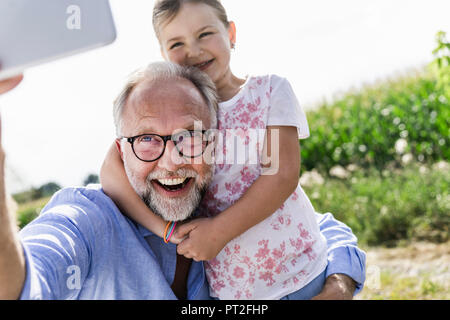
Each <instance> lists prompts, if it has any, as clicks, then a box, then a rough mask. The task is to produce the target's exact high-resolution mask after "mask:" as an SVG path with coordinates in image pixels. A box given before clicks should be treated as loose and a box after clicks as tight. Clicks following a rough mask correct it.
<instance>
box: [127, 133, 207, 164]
mask: <svg viewBox="0 0 450 320" xmlns="http://www.w3.org/2000/svg"><path fill="white" fill-rule="evenodd" d="M185 132H189V133H190V134H191V137H192V134H193V133H196V132H201V133H202V136H203V141H206V145H205V147H204V149H203V150H202V153H201V154H199V155H195V156H185V155H184V154H183V152H181V151H180V150H179V149H178V147H177V143H178V142H177V141H176V139H174V137H177V136H180V135H181V134H183V133H185ZM207 132H208V131H207V130H201V131H200V130H184V131H181V132H177V133H174V134H171V135H169V136H161V135H159V134H156V133H144V134H140V135H138V136H134V137H121V138H119V140H126V141H127V142H128V143H129V144H131V149H132V150H133V153H134V155H135V156H136V158H138V159H139V160H141V161H143V162H155V161H158V160H159V159H161V157H162V156H163V155H164V153H165V152H166V146H167V141H169V140H172V141H173V144H174V145H175V148H176V149H177V151H178V154H179V155H180V157H183V158H190V159H194V158H197V157H200V156H202V155H203V154H204V153H205V149H206V147H207V146H208V145H209V140H208V139H206V140H205V134H206V133H207ZM144 136H155V137H158V138H160V139H161V140H162V141H164V147H163V149H162V152H161V155H160V156H159V157H158V158H156V159H155V160H143V159H141V158H139V156H138V155H137V154H136V151H135V150H134V142H135V141H136V140H137V139H139V138H141V137H144Z"/></svg>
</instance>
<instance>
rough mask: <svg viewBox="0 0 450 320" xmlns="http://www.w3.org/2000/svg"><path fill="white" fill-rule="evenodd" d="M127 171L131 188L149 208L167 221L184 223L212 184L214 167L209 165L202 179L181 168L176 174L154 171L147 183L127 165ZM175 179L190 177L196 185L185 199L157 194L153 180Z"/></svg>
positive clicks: (192, 172) (194, 173) (148, 177)
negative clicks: (171, 177) (141, 181)
mask: <svg viewBox="0 0 450 320" xmlns="http://www.w3.org/2000/svg"><path fill="white" fill-rule="evenodd" d="M124 165H125V171H126V172H127V175H128V179H129V180H130V183H131V186H132V187H133V188H134V190H135V191H136V193H137V194H138V195H139V196H140V197H141V199H142V200H143V201H144V202H145V204H146V205H147V207H149V208H150V210H152V211H153V212H154V213H156V214H158V215H160V216H161V217H162V218H163V219H164V220H166V221H183V220H186V219H187V218H189V217H190V216H191V215H192V214H193V213H194V211H195V209H196V208H197V207H198V206H199V204H200V201H201V200H202V198H203V196H204V195H205V193H206V191H207V189H208V186H209V184H210V183H211V180H212V177H213V173H214V166H213V165H208V166H207V167H208V169H207V171H206V172H205V175H204V176H203V177H200V176H199V175H198V174H197V172H195V171H194V170H188V169H184V168H181V169H179V170H177V171H176V172H166V171H152V172H150V174H149V175H148V176H147V179H146V181H145V183H140V182H139V181H138V179H137V178H136V176H135V175H134V174H133V172H132V170H129V169H128V166H127V165H126V163H124ZM170 176H175V177H180V178H184V177H188V178H192V179H194V181H193V183H194V185H193V186H192V187H190V190H189V193H188V194H187V195H186V196H183V197H177V198H168V197H164V196H162V195H161V194H160V193H159V192H157V191H156V190H155V188H154V186H153V184H152V180H155V179H163V178H168V177H170Z"/></svg>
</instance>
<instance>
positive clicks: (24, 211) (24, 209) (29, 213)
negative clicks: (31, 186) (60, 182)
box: [16, 196, 51, 229]
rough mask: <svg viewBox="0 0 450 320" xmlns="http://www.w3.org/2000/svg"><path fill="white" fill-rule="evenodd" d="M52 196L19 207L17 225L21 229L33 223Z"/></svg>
mask: <svg viewBox="0 0 450 320" xmlns="http://www.w3.org/2000/svg"><path fill="white" fill-rule="evenodd" d="M50 198H51V196H48V197H45V198H40V199H37V200H34V201H31V202H27V203H25V204H21V205H19V208H18V210H17V214H16V220H17V225H18V226H19V228H20V229H22V228H23V227H25V226H26V225H27V224H28V223H30V222H31V221H33V220H34V219H35V218H36V217H37V216H38V215H39V213H40V212H41V210H42V208H44V207H45V205H46V204H47V202H48V201H49V200H50Z"/></svg>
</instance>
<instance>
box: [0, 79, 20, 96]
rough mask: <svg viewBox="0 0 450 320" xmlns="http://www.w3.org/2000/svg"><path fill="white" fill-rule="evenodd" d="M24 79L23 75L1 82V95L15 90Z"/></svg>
mask: <svg viewBox="0 0 450 320" xmlns="http://www.w3.org/2000/svg"><path fill="white" fill-rule="evenodd" d="M22 79H23V75H19V76H16V77H14V78H9V79H5V80H0V94H3V93H6V92H8V91H10V90H12V89H14V88H15V87H16V86H17V85H18V84H19V83H20V82H21V81H22Z"/></svg>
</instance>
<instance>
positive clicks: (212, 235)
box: [175, 218, 228, 261]
mask: <svg viewBox="0 0 450 320" xmlns="http://www.w3.org/2000/svg"><path fill="white" fill-rule="evenodd" d="M215 222H216V221H215V220H214V218H201V219H195V220H192V221H190V222H187V223H185V224H183V225H181V226H179V227H177V229H176V230H175V236H176V237H177V238H178V239H180V238H181V239H182V238H184V237H186V236H187V238H186V239H184V240H183V241H182V242H181V243H180V244H179V245H178V247H177V252H178V254H180V255H183V256H185V257H186V258H191V259H194V260H195V261H208V260H211V259H214V258H215V257H216V256H217V254H218V253H219V252H220V251H221V250H222V249H223V247H225V245H226V244H227V243H228V239H225V238H224V235H223V232H220V228H217V225H216V224H215Z"/></svg>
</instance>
